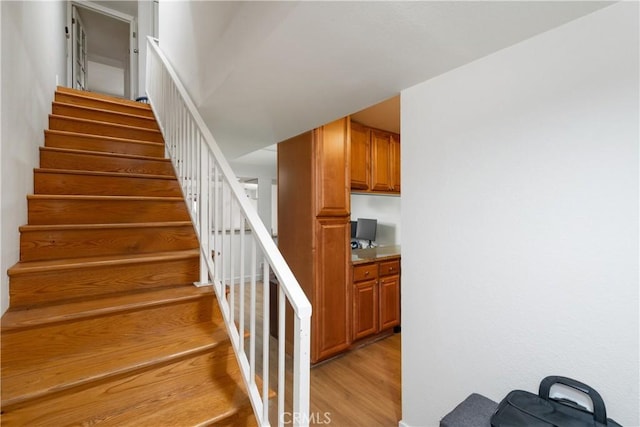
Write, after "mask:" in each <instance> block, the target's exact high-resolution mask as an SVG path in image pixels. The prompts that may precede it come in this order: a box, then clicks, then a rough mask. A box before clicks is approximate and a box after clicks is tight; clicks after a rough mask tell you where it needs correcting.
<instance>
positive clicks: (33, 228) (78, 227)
mask: <svg viewBox="0 0 640 427" xmlns="http://www.w3.org/2000/svg"><path fill="white" fill-rule="evenodd" d="M190 225H192V223H191V221H164V222H131V223H113V224H44V225H28V224H27V225H21V226H20V227H19V229H18V230H19V231H20V232H23V231H26V232H28V231H47V230H85V229H95V230H101V229H113V228H151V227H176V226H190Z"/></svg>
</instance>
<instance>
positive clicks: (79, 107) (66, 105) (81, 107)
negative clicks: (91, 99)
mask: <svg viewBox="0 0 640 427" xmlns="http://www.w3.org/2000/svg"><path fill="white" fill-rule="evenodd" d="M53 107H54V109H55V107H63V108H69V109H71V110H75V109H77V110H85V111H90V112H95V113H104V114H113V115H114V116H120V117H122V118H124V119H126V118H135V119H140V120H141V121H147V122H149V123H153V124H157V121H156V119H155V117H149V116H148V115H137V114H131V113H125V112H121V111H113V110H107V109H103V108H96V107H90V106H87V105H79V104H71V103H68V102H62V101H53Z"/></svg>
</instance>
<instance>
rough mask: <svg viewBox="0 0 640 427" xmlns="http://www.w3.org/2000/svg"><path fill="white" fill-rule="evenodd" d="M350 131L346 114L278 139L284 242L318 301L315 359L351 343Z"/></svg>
mask: <svg viewBox="0 0 640 427" xmlns="http://www.w3.org/2000/svg"><path fill="white" fill-rule="evenodd" d="M349 136H350V123H349V119H348V118H344V119H340V120H336V121H335V122H332V123H329V124H326V125H324V126H322V127H320V128H317V129H313V130H312V131H309V132H306V133H304V134H301V135H298V136H296V137H294V138H291V139H289V140H286V141H283V142H281V143H279V144H278V246H279V248H280V251H281V252H282V254H283V256H284V258H285V260H286V261H287V263H288V264H289V266H290V267H291V270H292V271H293V273H294V275H295V276H296V278H297V279H298V282H299V283H300V286H301V287H302V289H303V290H304V292H305V294H306V295H307V298H309V301H310V302H311V305H312V307H313V316H312V317H311V362H312V363H317V362H320V361H322V360H324V359H327V358H329V357H331V356H334V355H336V354H338V353H341V352H342V351H344V350H346V349H347V348H348V347H349V345H350V344H351V322H350V319H351V299H350V297H351V286H350V285H351V280H350V278H349V271H350V259H351V251H350V246H349V240H350V232H351V230H350V223H349V216H350V213H351V198H350V192H349V188H350V185H349V184H350V183H349V180H350V164H349V158H350V144H349ZM287 341H290V337H287ZM287 344H288V345H290V342H288V343H287Z"/></svg>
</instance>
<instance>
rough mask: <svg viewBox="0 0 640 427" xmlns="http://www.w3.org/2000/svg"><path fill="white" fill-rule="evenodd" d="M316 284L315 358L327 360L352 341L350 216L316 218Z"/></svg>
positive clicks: (314, 360)
mask: <svg viewBox="0 0 640 427" xmlns="http://www.w3.org/2000/svg"><path fill="white" fill-rule="evenodd" d="M315 228H316V251H315V260H314V265H315V266H316V286H315V292H314V294H315V298H314V305H313V310H314V314H313V316H312V321H313V323H314V325H315V327H314V328H313V330H314V335H313V337H312V339H313V340H314V341H315V346H312V347H313V349H312V355H311V359H312V361H313V362H316V361H319V360H321V359H325V358H327V357H330V356H333V355H334V354H337V353H340V352H341V351H343V350H345V349H346V348H347V347H348V346H349V344H350V342H351V341H350V322H349V319H350V318H351V316H350V307H349V301H350V299H349V293H350V290H349V288H350V281H349V264H350V263H349V259H350V257H351V251H350V249H349V246H348V244H347V242H348V241H349V236H350V233H351V226H350V224H349V219H348V218H318V219H316V227H315Z"/></svg>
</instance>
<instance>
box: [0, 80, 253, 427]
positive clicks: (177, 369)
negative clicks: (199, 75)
mask: <svg viewBox="0 0 640 427" xmlns="http://www.w3.org/2000/svg"><path fill="white" fill-rule="evenodd" d="M163 156H164V145H163V139H162V135H161V133H160V132H159V130H158V126H157V124H156V121H155V119H154V117H153V113H152V111H151V109H150V108H149V106H148V105H146V104H140V103H135V102H132V101H126V100H121V99H116V98H111V97H107V96H104V95H99V94H94V93H88V92H80V91H76V90H73V89H67V88H58V91H57V92H56V95H55V101H54V103H53V108H52V114H51V115H50V116H49V130H46V131H45V146H44V147H41V149H40V168H38V169H36V170H35V171H34V193H35V194H33V195H29V196H27V199H28V224H27V225H25V226H22V227H20V233H21V237H20V262H18V263H17V264H16V265H15V266H13V267H12V268H10V269H9V271H8V274H9V277H10V298H11V299H10V304H11V305H10V308H9V310H8V311H7V312H6V313H5V315H4V316H3V317H2V331H1V352H2V353H1V357H2V358H1V363H2V369H1V380H2V383H1V387H2V391H1V398H2V402H1V409H2V415H1V422H2V425H3V426H4V425H6V426H25V425H29V426H64V425H94V424H100V425H114V426H115V425H117V426H127V425H135V426H146V425H149V426H190V425H214V426H253V425H256V421H255V417H254V415H253V412H252V408H251V405H250V403H249V400H248V398H247V394H246V392H245V389H244V385H243V383H242V380H241V376H240V373H239V367H238V365H237V362H236V359H235V356H234V353H233V349H232V347H231V345H230V341H229V338H228V336H227V333H226V330H225V327H224V323H223V320H222V316H221V313H220V311H219V308H218V305H217V303H216V301H214V298H215V296H214V293H213V291H212V290H211V288H208V287H207V288H197V287H195V286H193V282H195V281H198V279H199V249H198V241H197V238H196V235H195V234H194V230H193V227H192V224H191V222H190V218H189V214H188V212H187V209H186V207H185V203H184V201H183V198H182V195H181V191H180V187H179V184H178V182H177V180H176V177H175V174H174V171H173V167H172V165H171V163H170V161H169V160H167V159H165V158H163Z"/></svg>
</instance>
